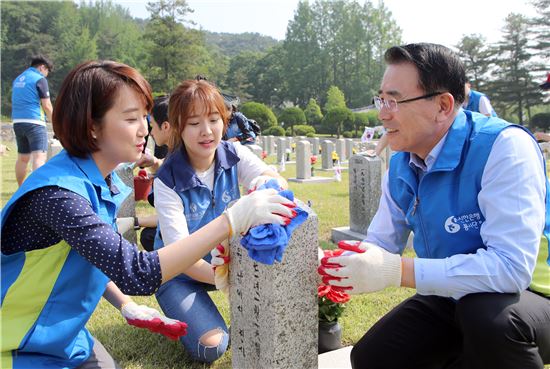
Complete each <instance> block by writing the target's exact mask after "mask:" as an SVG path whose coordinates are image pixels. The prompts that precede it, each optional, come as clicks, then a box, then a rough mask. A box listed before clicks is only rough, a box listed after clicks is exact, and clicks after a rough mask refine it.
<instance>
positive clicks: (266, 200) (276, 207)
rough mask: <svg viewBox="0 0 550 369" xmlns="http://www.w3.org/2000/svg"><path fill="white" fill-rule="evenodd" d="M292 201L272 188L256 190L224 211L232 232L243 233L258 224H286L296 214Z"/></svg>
mask: <svg viewBox="0 0 550 369" xmlns="http://www.w3.org/2000/svg"><path fill="white" fill-rule="evenodd" d="M294 207H296V204H294V203H293V202H292V201H290V200H288V199H286V198H284V197H283V196H281V195H279V194H278V192H277V191H276V190H274V189H271V188H270V189H267V190H258V191H254V192H251V193H250V194H248V195H245V196H243V197H241V198H240V199H239V200H237V201H236V202H235V203H234V204H233V206H231V207H230V208H229V209H227V210H226V211H225V214H226V215H227V219H228V220H229V224H230V225H231V233H232V234H237V233H240V234H245V233H246V232H248V230H249V229H250V228H252V227H254V226H257V225H260V224H269V223H274V224H281V225H283V224H288V223H290V218H293V217H295V216H296V211H294V210H293V209H292V208H294Z"/></svg>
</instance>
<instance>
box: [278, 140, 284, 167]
mask: <svg viewBox="0 0 550 369" xmlns="http://www.w3.org/2000/svg"><path fill="white" fill-rule="evenodd" d="M285 151H286V139H285V138H284V137H277V164H278V163H280V162H281V161H283V160H284V161H286V152H285Z"/></svg>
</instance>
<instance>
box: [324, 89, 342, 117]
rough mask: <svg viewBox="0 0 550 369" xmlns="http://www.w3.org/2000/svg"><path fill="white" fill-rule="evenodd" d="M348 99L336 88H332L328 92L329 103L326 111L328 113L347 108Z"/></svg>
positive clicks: (326, 105)
mask: <svg viewBox="0 0 550 369" xmlns="http://www.w3.org/2000/svg"><path fill="white" fill-rule="evenodd" d="M345 107H346V98H345V97H344V93H343V92H342V91H341V90H340V89H339V88H338V87H336V86H330V88H329V89H328V91H327V102H326V104H325V111H326V112H328V111H330V110H332V109H335V108H345Z"/></svg>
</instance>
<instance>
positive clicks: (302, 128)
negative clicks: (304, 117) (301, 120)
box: [286, 124, 315, 136]
mask: <svg viewBox="0 0 550 369" xmlns="http://www.w3.org/2000/svg"><path fill="white" fill-rule="evenodd" d="M310 133H312V134H314V135H315V128H313V127H312V126H308V125H307V124H299V125H296V126H294V135H295V136H307V135H308V134H310ZM286 135H287V136H290V127H288V128H287V129H286Z"/></svg>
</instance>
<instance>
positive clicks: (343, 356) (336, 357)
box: [319, 346, 353, 369]
mask: <svg viewBox="0 0 550 369" xmlns="http://www.w3.org/2000/svg"><path fill="white" fill-rule="evenodd" d="M352 348H353V346H346V347H343V348H341V349H338V350H334V351H329V352H325V353H324V354H321V355H319V369H328V368H334V369H336V368H344V369H351V362H350V360H349V357H350V353H351V349H352Z"/></svg>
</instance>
